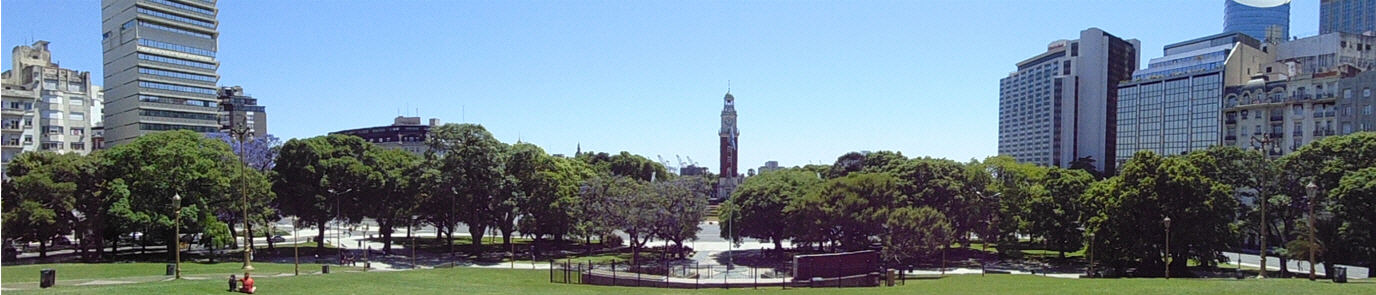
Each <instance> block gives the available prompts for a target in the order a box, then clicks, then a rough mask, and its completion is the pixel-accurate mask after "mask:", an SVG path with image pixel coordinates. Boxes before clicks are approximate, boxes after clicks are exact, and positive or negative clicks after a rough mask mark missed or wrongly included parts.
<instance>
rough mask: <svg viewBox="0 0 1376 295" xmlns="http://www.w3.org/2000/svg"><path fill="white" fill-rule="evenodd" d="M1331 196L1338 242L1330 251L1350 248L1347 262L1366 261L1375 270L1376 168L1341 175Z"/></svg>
mask: <svg viewBox="0 0 1376 295" xmlns="http://www.w3.org/2000/svg"><path fill="white" fill-rule="evenodd" d="M1331 195H1332V198H1333V202H1332V203H1331V204H1332V205H1331V207H1330V208H1331V209H1330V210H1331V211H1332V212H1333V217H1331V218H1332V220H1333V221H1334V222H1336V223H1337V227H1338V236H1339V237H1340V240H1339V241H1338V243H1336V244H1331V245H1334V247H1330V248H1343V249H1350V250H1348V251H1350V252H1351V253H1352V254H1353V257H1351V258H1349V261H1353V262H1356V261H1366V262H1367V266H1369V267H1372V268H1376V232H1373V231H1372V229H1376V213H1373V212H1376V167H1372V168H1364V169H1362V170H1358V171H1357V172H1353V173H1350V174H1348V175H1347V176H1343V178H1342V180H1340V181H1339V182H1338V188H1337V189H1335V190H1334V191H1333V193H1332V194H1331Z"/></svg>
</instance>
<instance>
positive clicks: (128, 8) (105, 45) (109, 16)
mask: <svg viewBox="0 0 1376 295" xmlns="http://www.w3.org/2000/svg"><path fill="white" fill-rule="evenodd" d="M217 14H218V10H217V9H216V7H215V0H102V1H101V17H102V20H103V21H102V25H101V28H102V29H101V31H102V34H101V36H102V38H103V39H102V41H101V45H102V50H103V52H104V59H105V73H104V74H105V84H104V86H105V94H106V97H105V110H104V113H105V120H104V129H105V141H106V143H107V144H108V145H118V144H121V143H124V142H128V141H129V140H132V139H134V138H136V137H138V136H139V135H142V134H145V133H148V132H156V131H163V130H179V129H185V130H192V131H196V132H217V131H219V130H220V122H219V119H220V118H219V114H220V107H219V97H218V96H217V92H218V90H219V89H218V87H217V86H216V82H217V81H218V80H219V76H218V75H216V73H215V70H216V69H217V68H218V67H219V62H217V61H216V60H215V52H216V51H217V49H218V45H217V44H218V43H217V41H216V40H217V39H218V38H219V34H220V33H219V31H218V30H217V26H218V22H217V21H216V15H217Z"/></svg>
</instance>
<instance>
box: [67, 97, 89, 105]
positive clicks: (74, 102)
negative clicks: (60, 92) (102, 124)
mask: <svg viewBox="0 0 1376 295" xmlns="http://www.w3.org/2000/svg"><path fill="white" fill-rule="evenodd" d="M67 104H69V105H74V106H79V105H84V104H86V100H84V99H81V98H80V97H72V98H68V99H67Z"/></svg>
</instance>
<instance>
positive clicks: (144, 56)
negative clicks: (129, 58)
mask: <svg viewBox="0 0 1376 295" xmlns="http://www.w3.org/2000/svg"><path fill="white" fill-rule="evenodd" d="M140 41H142V40H140ZM139 59H142V60H147V61H155V62H162V63H170V64H174V65H182V66H188V67H195V68H202V69H208V70H214V69H215V64H213V63H207V62H199V61H191V60H185V59H180V58H175V57H166V56H161V55H152V54H144V53H139Z"/></svg>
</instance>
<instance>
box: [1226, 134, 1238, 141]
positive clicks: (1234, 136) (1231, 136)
mask: <svg viewBox="0 0 1376 295" xmlns="http://www.w3.org/2000/svg"><path fill="white" fill-rule="evenodd" d="M1223 140H1237V135H1228V136H1224V137H1223Z"/></svg>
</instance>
